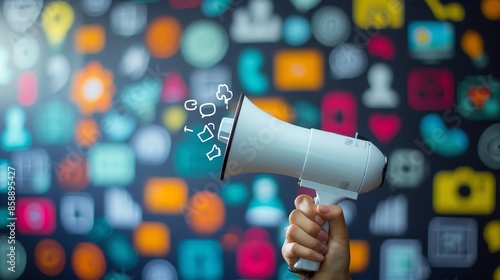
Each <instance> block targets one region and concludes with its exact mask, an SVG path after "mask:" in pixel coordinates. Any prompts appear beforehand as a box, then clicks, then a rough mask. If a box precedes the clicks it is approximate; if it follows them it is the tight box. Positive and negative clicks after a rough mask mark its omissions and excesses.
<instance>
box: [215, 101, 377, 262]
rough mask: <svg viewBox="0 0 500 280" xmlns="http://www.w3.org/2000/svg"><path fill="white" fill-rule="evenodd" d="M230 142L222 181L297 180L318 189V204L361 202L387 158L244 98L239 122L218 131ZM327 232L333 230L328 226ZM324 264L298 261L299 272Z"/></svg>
mask: <svg viewBox="0 0 500 280" xmlns="http://www.w3.org/2000/svg"><path fill="white" fill-rule="evenodd" d="M217 138H218V139H219V141H221V142H223V143H225V144H226V145H227V146H226V150H225V152H224V160H223V162H222V171H221V176H220V179H221V180H224V179H225V178H228V177H230V176H234V175H239V174H244V173H274V174H281V175H285V176H290V177H295V178H298V179H299V181H298V183H299V185H301V186H303V187H308V188H312V189H315V190H316V197H315V199H314V202H315V203H316V204H319V203H321V204H327V205H333V204H338V203H339V202H341V201H342V200H344V199H346V198H350V199H357V197H358V194H362V193H366V192H368V191H371V190H373V189H375V188H378V187H380V186H382V184H383V182H384V177H385V172H386V170H387V157H386V156H385V155H384V154H382V152H380V150H379V149H378V148H377V147H375V145H373V144H372V143H371V142H370V141H367V140H366V138H364V137H360V136H359V135H358V134H356V136H355V137H348V136H344V135H340V134H336V133H331V132H326V131H322V130H318V129H312V128H311V129H307V128H303V127H300V126H296V125H293V124H289V123H287V122H284V121H281V120H279V119H277V118H275V117H273V116H271V115H268V114H267V113H266V112H264V111H262V110H261V109H259V108H258V107H257V106H255V104H253V103H252V102H251V101H250V100H249V99H248V98H247V97H246V96H245V95H243V94H242V95H241V96H240V99H239V102H238V106H237V109H236V112H235V116H234V118H223V119H222V120H221V123H220V126H219V131H218V133H217ZM323 228H324V229H325V230H326V231H327V232H328V231H329V224H328V222H325V223H324V224H323ZM319 265H320V263H319V262H313V261H310V260H306V259H299V260H298V261H297V262H296V263H295V265H294V268H296V269H301V270H308V271H317V270H318V269H319Z"/></svg>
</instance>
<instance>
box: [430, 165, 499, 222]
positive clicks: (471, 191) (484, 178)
mask: <svg viewBox="0 0 500 280" xmlns="http://www.w3.org/2000/svg"><path fill="white" fill-rule="evenodd" d="M495 186H496V185H495V176H494V175H493V173H491V172H487V171H474V170H473V169H472V168H470V167H465V166H462V167H458V168H457V169H456V170H455V171H440V172H438V173H436V175H435V176H434V182H433V197H432V204H433V207H434V211H436V212H437V213H439V214H469V215H488V214H491V213H492V212H493V210H494V209H495Z"/></svg>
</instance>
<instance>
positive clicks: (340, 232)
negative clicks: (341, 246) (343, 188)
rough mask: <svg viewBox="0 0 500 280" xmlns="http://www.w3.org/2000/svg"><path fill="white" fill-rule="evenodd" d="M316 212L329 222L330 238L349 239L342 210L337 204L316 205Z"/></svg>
mask: <svg viewBox="0 0 500 280" xmlns="http://www.w3.org/2000/svg"><path fill="white" fill-rule="evenodd" d="M317 211H318V214H319V215H320V216H321V217H322V218H323V219H325V221H328V223H329V224H330V238H331V239H336V240H338V241H349V232H348V230H347V225H346V223H345V219H344V212H343V211H342V208H341V207H340V206H338V205H323V204H320V205H318V206H317Z"/></svg>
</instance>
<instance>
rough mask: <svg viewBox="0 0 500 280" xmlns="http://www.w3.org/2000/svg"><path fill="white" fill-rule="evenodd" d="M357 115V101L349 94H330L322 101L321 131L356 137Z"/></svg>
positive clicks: (342, 92)
mask: <svg viewBox="0 0 500 280" xmlns="http://www.w3.org/2000/svg"><path fill="white" fill-rule="evenodd" d="M356 115H357V105H356V99H355V98H354V96H353V95H352V94H351V93H349V92H346V91H335V92H329V93H327V94H325V96H324V97H323V100H322V101H321V129H323V130H325V131H329V132H334V133H338V134H342V135H345V136H351V137H352V136H354V134H355V133H356V129H357V127H356V122H357V118H356Z"/></svg>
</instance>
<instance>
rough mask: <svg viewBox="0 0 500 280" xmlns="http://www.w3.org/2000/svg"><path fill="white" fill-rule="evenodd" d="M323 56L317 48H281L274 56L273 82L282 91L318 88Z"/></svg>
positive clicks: (322, 71)
mask: <svg viewBox="0 0 500 280" xmlns="http://www.w3.org/2000/svg"><path fill="white" fill-rule="evenodd" d="M323 68H324V58H323V53H321V52H320V51H318V50H312V49H311V50H310V49H302V50H283V51H278V52H277V53H276V54H275V56H274V84H275V85H276V88H277V89H279V90H283V91H298V90H320V89H321V88H322V87H323V82H324V72H325V70H324V69H323Z"/></svg>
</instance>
